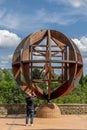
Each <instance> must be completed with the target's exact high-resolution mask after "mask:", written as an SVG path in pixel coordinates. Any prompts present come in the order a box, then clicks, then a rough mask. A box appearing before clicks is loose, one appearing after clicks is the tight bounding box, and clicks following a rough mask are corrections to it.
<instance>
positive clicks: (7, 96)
mask: <svg viewBox="0 0 87 130" xmlns="http://www.w3.org/2000/svg"><path fill="white" fill-rule="evenodd" d="M38 72H39V70H36V69H35V70H33V78H35V77H38ZM42 76H43V78H44V75H42ZM39 86H41V87H42V88H43V87H44V84H39ZM52 87H53V89H54V88H55V87H56V84H53V85H52ZM43 90H44V88H43ZM25 96H26V94H25V93H24V92H23V91H22V90H21V89H20V86H19V85H18V84H17V83H16V81H15V79H14V76H13V74H12V70H11V69H3V70H2V69H0V104H3V103H8V104H12V103H16V104H17V103H25ZM36 102H37V103H38V104H39V103H41V102H43V101H42V100H39V99H38V100H37V101H36ZM52 102H55V103H60V104H64V103H87V75H85V76H82V78H81V80H80V82H79V84H78V85H77V87H76V88H75V89H74V90H73V91H72V92H71V93H69V94H68V95H66V96H64V97H61V98H59V99H55V100H52Z"/></svg>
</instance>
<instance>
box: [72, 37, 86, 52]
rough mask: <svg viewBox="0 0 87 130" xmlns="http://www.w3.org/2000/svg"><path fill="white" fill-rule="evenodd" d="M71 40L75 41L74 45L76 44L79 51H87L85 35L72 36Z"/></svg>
mask: <svg viewBox="0 0 87 130" xmlns="http://www.w3.org/2000/svg"><path fill="white" fill-rule="evenodd" d="M72 40H73V41H74V42H75V43H76V45H77V46H78V48H79V49H80V51H81V52H86V53H87V37H86V36H82V37H81V38H80V39H76V38H74V39H72Z"/></svg>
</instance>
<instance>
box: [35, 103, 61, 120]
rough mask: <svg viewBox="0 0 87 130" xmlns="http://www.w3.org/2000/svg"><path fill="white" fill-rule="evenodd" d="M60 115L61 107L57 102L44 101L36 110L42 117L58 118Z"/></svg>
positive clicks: (37, 114) (37, 115) (38, 115)
mask: <svg viewBox="0 0 87 130" xmlns="http://www.w3.org/2000/svg"><path fill="white" fill-rule="evenodd" d="M60 115H61V112H60V109H59V107H58V106H57V105H56V104H55V103H44V104H42V105H40V106H39V108H38V110H37V112H36V117H41V118H58V117H60Z"/></svg>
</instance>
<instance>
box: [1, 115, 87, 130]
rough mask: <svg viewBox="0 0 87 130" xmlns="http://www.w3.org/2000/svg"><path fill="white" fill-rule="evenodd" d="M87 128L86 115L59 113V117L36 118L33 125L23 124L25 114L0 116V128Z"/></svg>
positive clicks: (34, 129)
mask: <svg viewBox="0 0 87 130" xmlns="http://www.w3.org/2000/svg"><path fill="white" fill-rule="evenodd" d="M29 129H30V130H87V115H61V116H60V117H59V118H51V119H50V118H36V117H35V119H34V126H25V115H7V116H1V117H0V130H29Z"/></svg>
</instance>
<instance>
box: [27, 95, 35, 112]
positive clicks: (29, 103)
mask: <svg viewBox="0 0 87 130" xmlns="http://www.w3.org/2000/svg"><path fill="white" fill-rule="evenodd" d="M34 100H35V97H27V98H26V103H27V105H26V108H27V112H28V111H31V110H34Z"/></svg>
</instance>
